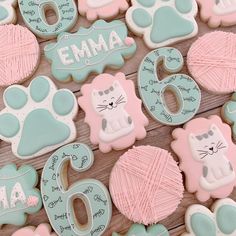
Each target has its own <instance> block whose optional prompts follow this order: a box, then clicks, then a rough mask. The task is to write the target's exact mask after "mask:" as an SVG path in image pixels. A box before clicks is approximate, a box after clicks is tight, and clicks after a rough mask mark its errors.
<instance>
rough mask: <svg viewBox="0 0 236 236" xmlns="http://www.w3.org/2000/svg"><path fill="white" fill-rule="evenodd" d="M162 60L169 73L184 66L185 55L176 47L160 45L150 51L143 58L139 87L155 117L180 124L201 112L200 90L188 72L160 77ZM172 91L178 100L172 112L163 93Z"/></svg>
mask: <svg viewBox="0 0 236 236" xmlns="http://www.w3.org/2000/svg"><path fill="white" fill-rule="evenodd" d="M161 62H163V64H164V68H165V69H166V71H167V72H169V73H175V72H178V71H180V70H181V69H182V67H183V63H184V62H183V57H182V55H181V53H180V52H179V51H178V50H177V49H175V48H168V47H166V48H160V49H156V50H154V51H152V52H150V53H149V54H148V55H147V56H146V57H145V58H144V59H143V61H142V63H141V65H140V68H139V72H138V86H139V92H140V95H141V98H142V100H143V103H144V105H145V107H146V109H147V110H148V112H149V113H150V114H151V115H152V117H153V118H154V119H155V120H157V121H159V122H161V123H163V124H166V125H179V124H183V123H185V122H187V121H188V120H190V119H191V118H192V117H193V116H194V115H195V114H196V113H197V111H198V108H199V106H200V101H201V92H200V89H199V87H198V85H197V84H196V82H195V81H194V80H193V79H192V78H191V77H189V76H188V75H185V74H173V75H170V76H167V77H166V78H164V79H162V80H160V79H159V78H158V76H157V67H158V64H159V63H161ZM166 90H171V91H172V92H173V93H174V94H175V96H176V99H177V101H176V102H178V103H179V110H178V111H177V112H176V113H172V112H171V111H170V110H169V108H168V106H167V104H166V101H165V97H164V92H165V91H166Z"/></svg>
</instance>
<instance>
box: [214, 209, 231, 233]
mask: <svg viewBox="0 0 236 236" xmlns="http://www.w3.org/2000/svg"><path fill="white" fill-rule="evenodd" d="M216 221H217V225H218V228H219V229H220V231H221V232H222V233H224V234H227V235H231V234H232V233H234V232H236V207H234V206H230V205H224V206H222V207H220V208H219V209H218V211H217V214H216Z"/></svg>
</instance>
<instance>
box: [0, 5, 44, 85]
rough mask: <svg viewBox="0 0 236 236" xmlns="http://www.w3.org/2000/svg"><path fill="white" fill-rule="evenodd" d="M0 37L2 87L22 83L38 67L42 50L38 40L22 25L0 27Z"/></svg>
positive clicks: (0, 83) (0, 82) (0, 78)
mask: <svg viewBox="0 0 236 236" xmlns="http://www.w3.org/2000/svg"><path fill="white" fill-rule="evenodd" d="M0 4H1V3H0ZM0 12H1V7H0ZM0 35H1V39H0V64H1V68H0V87H1V86H4V87H5V86H9V85H11V84H14V83H21V82H23V81H24V80H26V79H28V78H29V77H30V76H31V75H32V74H33V73H34V72H35V70H36V69H37V67H38V62H39V58H40V50H39V44H38V42H37V39H36V37H35V36H34V35H33V34H32V33H31V32H30V31H29V30H28V29H27V28H25V27H22V26H20V25H3V26H0Z"/></svg>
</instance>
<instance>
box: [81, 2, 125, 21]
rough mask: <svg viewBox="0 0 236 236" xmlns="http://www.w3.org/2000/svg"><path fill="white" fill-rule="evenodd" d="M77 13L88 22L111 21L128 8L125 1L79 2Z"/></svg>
mask: <svg viewBox="0 0 236 236" xmlns="http://www.w3.org/2000/svg"><path fill="white" fill-rule="evenodd" d="M78 7H79V12H80V14H81V15H82V16H86V18H87V19H88V20H90V21H94V20H97V19H98V18H100V19H111V18H113V17H115V16H117V15H118V14H119V13H122V12H124V11H126V10H127V9H128V8H129V4H128V2H127V0H99V1H98V0H79V1H78Z"/></svg>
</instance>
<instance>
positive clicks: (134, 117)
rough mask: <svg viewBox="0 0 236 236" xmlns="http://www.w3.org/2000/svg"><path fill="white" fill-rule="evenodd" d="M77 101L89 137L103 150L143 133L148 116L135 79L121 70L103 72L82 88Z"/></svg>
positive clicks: (121, 145)
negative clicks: (143, 108) (137, 93)
mask: <svg viewBox="0 0 236 236" xmlns="http://www.w3.org/2000/svg"><path fill="white" fill-rule="evenodd" d="M81 92H82V97H79V99H78V102H79V105H80V107H82V109H83V110H84V111H85V113H86V118H85V122H86V123H88V125H89V126H90V140H91V142H92V143H93V144H94V145H99V148H100V150H101V151H102V152H109V151H111V149H115V150H121V149H125V148H127V147H129V146H131V145H133V144H134V142H135V140H136V139H138V140H140V139H143V138H145V137H146V130H145V126H147V125H148V119H147V118H146V117H145V115H144V114H143V112H142V108H141V106H142V102H141V100H140V99H138V98H137V96H136V94H135V87H134V83H133V82H132V81H131V80H126V78H125V75H124V74H123V73H118V74H116V75H115V76H112V75H109V74H102V75H99V76H97V77H96V78H95V79H94V80H93V82H92V83H91V84H86V85H84V86H83V87H82V88H81Z"/></svg>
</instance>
